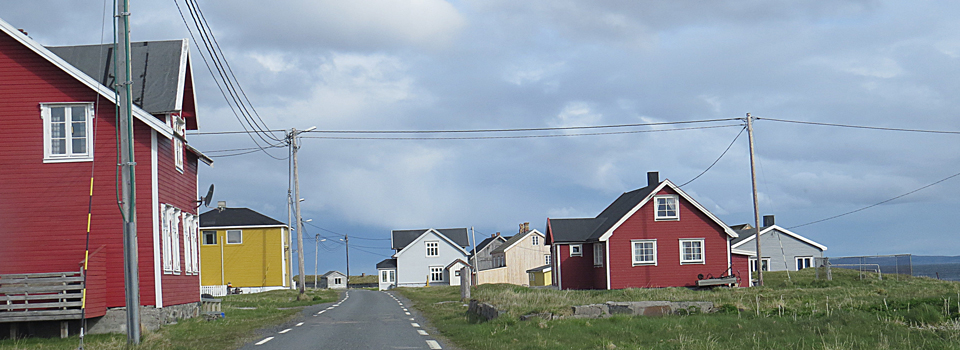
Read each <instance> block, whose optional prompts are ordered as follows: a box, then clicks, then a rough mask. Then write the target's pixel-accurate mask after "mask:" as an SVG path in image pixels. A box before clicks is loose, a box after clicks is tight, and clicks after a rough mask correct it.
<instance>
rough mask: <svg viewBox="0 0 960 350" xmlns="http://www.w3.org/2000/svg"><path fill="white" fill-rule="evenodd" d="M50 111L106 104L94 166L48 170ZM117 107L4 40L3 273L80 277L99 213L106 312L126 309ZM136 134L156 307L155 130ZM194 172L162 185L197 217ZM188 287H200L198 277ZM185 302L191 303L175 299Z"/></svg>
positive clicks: (0, 144) (99, 116)
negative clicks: (46, 112) (54, 105)
mask: <svg viewBox="0 0 960 350" xmlns="http://www.w3.org/2000/svg"><path fill="white" fill-rule="evenodd" d="M42 102H95V103H97V105H96V108H95V113H96V119H95V131H94V137H95V142H94V145H93V147H94V161H93V162H71V163H50V164H44V163H43V122H42V119H41V118H40V108H39V104H40V103H42ZM114 108H115V107H114V105H113V104H111V103H109V102H108V101H106V100H105V99H103V98H100V97H99V96H98V95H97V94H96V93H95V92H94V91H93V90H92V89H90V88H88V87H86V86H85V85H83V84H81V83H80V82H78V81H76V80H75V79H74V78H73V77H71V76H69V75H68V74H66V73H65V72H63V71H62V70H60V69H59V68H57V67H55V66H54V65H53V64H51V63H49V62H47V61H45V60H44V59H42V58H40V57H39V56H37V55H36V54H35V53H33V52H32V51H31V50H29V49H28V48H26V47H24V46H22V45H21V44H20V43H18V42H16V41H15V40H13V39H12V38H10V37H8V36H5V35H0V130H3V131H4V132H3V133H0V198H2V201H0V223H2V225H0V242H3V244H0V273H29V272H51V271H75V270H77V269H78V267H79V263H80V261H82V260H83V256H84V244H85V238H86V224H87V208H88V203H90V204H91V205H92V214H93V215H92V221H91V226H90V232H91V233H90V247H91V248H93V247H101V246H103V247H104V250H103V251H102V252H104V254H105V255H106V256H105V257H104V262H105V281H104V285H105V286H106V288H105V290H92V289H91V290H89V291H88V296H89V297H90V298H91V300H93V299H95V298H97V297H99V296H98V295H97V293H101V294H103V295H104V297H103V298H104V300H105V303H106V306H107V307H118V306H124V288H123V254H122V253H123V246H122V242H123V240H122V218H121V217H120V213H119V210H118V207H117V200H116V199H117V196H118V194H117V192H116V191H117V180H116V178H117V177H118V175H117V167H116V163H117V143H116V138H115V135H116V118H115V115H114ZM134 129H135V153H134V154H135V160H136V161H137V163H138V165H137V167H136V180H137V201H138V202H137V216H138V224H137V230H138V238H139V249H138V251H139V253H140V259H139V260H140V261H139V263H140V271H139V274H140V286H141V303H142V304H143V305H153V304H154V300H155V298H154V279H153V276H154V273H153V271H154V263H153V239H152V234H153V220H152V215H153V209H152V204H151V200H152V197H151V167H150V159H151V158H150V155H151V151H150V134H151V131H150V128H149V127H148V126H146V125H145V124H143V123H142V122H139V121H135V122H134ZM160 139H163V140H165V138H163V137H160ZM187 164H188V165H187V166H188V171H187V174H184V175H180V176H179V177H178V179H176V180H172V181H169V184H167V181H163V180H161V183H164V184H162V185H161V187H162V186H179V187H181V188H179V189H177V190H176V191H172V192H175V193H173V194H170V196H171V198H172V199H171V200H170V202H171V204H175V205H177V206H179V207H180V208H182V209H184V210H188V211H191V212H194V213H195V212H196V209H194V206H193V204H192V203H190V200H192V199H193V198H194V196H195V194H194V192H196V158H195V157H193V158H192V159H190V160H189V161H188V162H187ZM170 167H171V168H172V165H171V166H170ZM91 175H93V177H94V179H95V180H94V190H93V192H94V194H93V198H92V200H91V199H90V197H89V186H90V177H91ZM160 176H161V179H163V178H164V177H165V176H171V175H170V174H164V173H161V175H160ZM190 181H193V182H192V183H191V182H190ZM184 184H188V185H189V186H186V185H184ZM164 192H165V191H163V190H161V193H164ZM166 192H171V191H166ZM161 197H162V195H161ZM185 198H189V200H186V199H185ZM181 251H182V250H181ZM186 280H193V281H196V280H197V279H196V276H191V277H190V278H186ZM196 285H197V287H196V288H195V292H194V294H197V295H198V294H199V283H198V282H197V283H196ZM170 288H180V290H181V291H182V293H188V292H189V288H185V287H184V286H178V285H177V283H176V282H171V286H170ZM166 289H167V287H166V286H165V290H166ZM171 294H174V295H175V294H176V293H175V292H171ZM197 298H198V297H196V298H194V299H197ZM181 299H182V300H186V299H190V298H184V297H179V298H178V297H174V298H173V299H172V300H181ZM194 301H195V300H194ZM165 304H166V303H165ZM170 304H174V303H170Z"/></svg>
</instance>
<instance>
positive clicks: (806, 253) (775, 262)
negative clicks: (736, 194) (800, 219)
mask: <svg viewBox="0 0 960 350" xmlns="http://www.w3.org/2000/svg"><path fill="white" fill-rule="evenodd" d="M731 228H733V229H734V231H735V232H736V233H737V234H739V235H740V237H737V238H735V239H733V241H731V243H732V244H731V246H730V248H731V249H732V250H734V251H736V253H744V252H745V253H747V254H744V255H749V256H750V271H751V272H753V271H756V269H757V262H756V256H757V245H756V244H757V242H756V241H755V239H756V237H757V229H756V228H754V227H751V226H750V225H749V224H743V225H736V226H731ZM781 247H783V248H782V249H781ZM825 250H827V247H826V246H824V245H822V244H820V243H817V242H814V241H813V240H810V239H809V238H806V237H803V236H801V235H798V234H796V233H794V232H792V231H790V230H787V229H785V228H783V227H780V226H777V225H776V223H775V222H774V217H773V215H766V216H764V217H763V227H761V228H760V251H761V253H762V254H763V256H762V257H761V259H760V261H761V266H762V269H763V271H786V270H789V271H797V270H802V269H804V268H807V267H812V266H814V258H817V257H823V251H825Z"/></svg>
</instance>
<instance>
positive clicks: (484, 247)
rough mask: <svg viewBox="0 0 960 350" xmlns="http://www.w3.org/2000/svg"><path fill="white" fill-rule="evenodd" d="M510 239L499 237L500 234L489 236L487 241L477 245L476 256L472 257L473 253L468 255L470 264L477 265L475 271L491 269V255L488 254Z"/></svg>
mask: <svg viewBox="0 0 960 350" xmlns="http://www.w3.org/2000/svg"><path fill="white" fill-rule="evenodd" d="M508 239H510V237H509V236H507V237H504V236H501V235H500V232H497V233H495V234H492V235H490V237H488V238H487V239H484V240H482V241H480V243H477V254H476V256H473V255H472V254H473V252H472V251H471V252H470V254H471V256H470V262H473V263H474V264H475V265H477V270H489V269H492V268H493V255H491V254H490V253H491V252H493V251H494V250H495V249H497V248H498V247H500V245H502V244H503V243H504V242H506V241H507V240H508Z"/></svg>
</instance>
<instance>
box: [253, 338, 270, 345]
mask: <svg viewBox="0 0 960 350" xmlns="http://www.w3.org/2000/svg"><path fill="white" fill-rule="evenodd" d="M271 340H273V337H267V338H265V339H263V340H261V341H259V342H257V343H256V344H253V345H263V344H265V343H266V342H268V341H271Z"/></svg>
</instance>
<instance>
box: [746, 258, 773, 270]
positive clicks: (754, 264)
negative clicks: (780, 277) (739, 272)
mask: <svg viewBox="0 0 960 350" xmlns="http://www.w3.org/2000/svg"><path fill="white" fill-rule="evenodd" d="M760 262H761V264H762V266H763V271H770V258H763V259H760ZM756 271H757V258H750V272H756Z"/></svg>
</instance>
